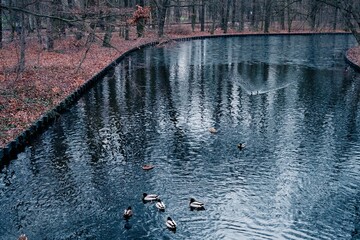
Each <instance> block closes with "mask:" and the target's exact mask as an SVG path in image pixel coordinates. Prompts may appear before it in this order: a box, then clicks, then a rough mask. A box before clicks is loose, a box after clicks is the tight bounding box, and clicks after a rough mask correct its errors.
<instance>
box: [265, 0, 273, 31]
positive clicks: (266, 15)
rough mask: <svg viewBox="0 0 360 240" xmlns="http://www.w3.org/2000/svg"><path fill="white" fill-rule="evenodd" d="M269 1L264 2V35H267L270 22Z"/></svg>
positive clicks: (270, 3)
mask: <svg viewBox="0 0 360 240" xmlns="http://www.w3.org/2000/svg"><path fill="white" fill-rule="evenodd" d="M271 5H272V2H271V0H265V7H264V11H265V23H264V33H269V28H270V20H271Z"/></svg>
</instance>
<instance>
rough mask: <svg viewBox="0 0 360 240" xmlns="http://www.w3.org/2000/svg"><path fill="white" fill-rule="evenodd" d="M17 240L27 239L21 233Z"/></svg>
mask: <svg viewBox="0 0 360 240" xmlns="http://www.w3.org/2000/svg"><path fill="white" fill-rule="evenodd" d="M18 240H28V238H27V236H26V235H25V234H21V235H20V236H19V238H18Z"/></svg>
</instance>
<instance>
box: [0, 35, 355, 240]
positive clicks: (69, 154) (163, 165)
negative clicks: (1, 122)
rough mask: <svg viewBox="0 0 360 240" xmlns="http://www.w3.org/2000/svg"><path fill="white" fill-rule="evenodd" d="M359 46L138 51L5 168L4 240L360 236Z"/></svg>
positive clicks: (219, 43)
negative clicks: (351, 66) (351, 52)
mask: <svg viewBox="0 0 360 240" xmlns="http://www.w3.org/2000/svg"><path fill="white" fill-rule="evenodd" d="M354 44H355V41H354V39H353V38H352V37H351V36H350V35H315V36H311V35H307V36H246V37H232V38H218V39H204V40H194V41H189V42H181V43H177V44H174V45H172V47H163V48H156V47H149V48H145V49H142V50H139V51H136V52H134V53H132V54H131V55H129V56H128V57H127V58H126V59H124V60H123V61H122V62H121V63H120V64H119V65H118V66H116V67H115V68H114V71H113V72H112V73H111V74H109V75H107V76H106V77H105V78H104V79H103V80H102V82H101V83H99V84H97V85H96V86H95V87H94V88H92V89H91V90H89V92H88V93H86V94H85V95H84V96H83V97H82V98H81V99H80V100H79V101H78V103H77V104H76V105H75V106H73V107H72V108H71V109H69V111H68V112H66V113H65V114H63V115H62V117H61V118H60V119H59V120H58V121H56V122H55V123H54V124H53V125H52V126H51V127H50V128H49V129H48V130H47V131H45V132H44V133H43V134H41V135H40V136H39V137H38V138H36V139H35V141H34V142H33V143H32V144H31V146H30V147H27V148H26V149H25V150H24V151H23V152H22V153H20V154H18V156H17V158H16V160H14V161H12V162H11V163H10V164H8V165H7V166H5V168H4V169H2V170H1V172H0V240H3V239H4V240H8V239H14V237H16V236H19V235H20V234H21V233H26V235H27V236H28V237H29V239H206V238H209V239H351V238H352V239H357V238H358V237H359V192H360V188H359V185H358V182H359V180H360V174H359V172H360V171H359V170H360V165H359V157H358V156H359V153H360V138H359V131H358V129H359V127H358V125H359V123H360V116H359V115H358V112H359V107H360V102H359V100H360V99H359V96H360V92H359V91H360V81H359V80H360V77H359V75H357V74H356V73H354V72H352V71H349V72H344V67H345V63H344V60H343V57H344V56H343V54H344V52H345V50H346V49H348V48H349V47H351V46H353V45H354ZM212 127H213V128H215V129H216V130H217V131H216V133H210V132H209V128H212ZM239 143H245V148H243V149H241V150H240V149H239V148H238V144H239ZM145 164H152V165H154V166H155V167H154V169H152V170H151V171H143V169H142V166H143V165H145ZM143 192H147V193H154V194H159V195H160V196H161V199H162V201H164V203H165V204H166V211H165V212H161V211H158V210H157V208H156V207H155V205H154V204H153V203H146V204H144V203H143V202H142V199H141V197H142V193H143ZM191 197H194V198H196V199H201V200H202V201H203V202H205V206H206V208H205V210H203V211H191V209H190V208H189V199H190V198H191ZM128 206H131V207H132V209H133V212H134V214H133V216H132V217H131V218H130V219H129V220H128V221H125V220H124V219H123V216H122V213H123V209H125V208H126V207H128ZM168 216H171V217H172V218H173V219H174V220H175V221H176V223H177V228H176V232H175V233H174V232H171V231H169V230H168V229H167V227H166V225H165V222H166V219H167V217H168Z"/></svg>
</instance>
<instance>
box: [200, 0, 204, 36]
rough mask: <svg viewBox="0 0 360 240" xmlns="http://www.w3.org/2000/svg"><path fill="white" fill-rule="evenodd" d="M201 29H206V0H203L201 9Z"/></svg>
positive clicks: (202, 30)
mask: <svg viewBox="0 0 360 240" xmlns="http://www.w3.org/2000/svg"><path fill="white" fill-rule="evenodd" d="M200 31H201V32H204V31H205V0H202V1H201V11H200Z"/></svg>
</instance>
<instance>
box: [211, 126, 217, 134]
mask: <svg viewBox="0 0 360 240" xmlns="http://www.w3.org/2000/svg"><path fill="white" fill-rule="evenodd" d="M209 132H211V133H217V130H216V128H213V127H211V128H209Z"/></svg>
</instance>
